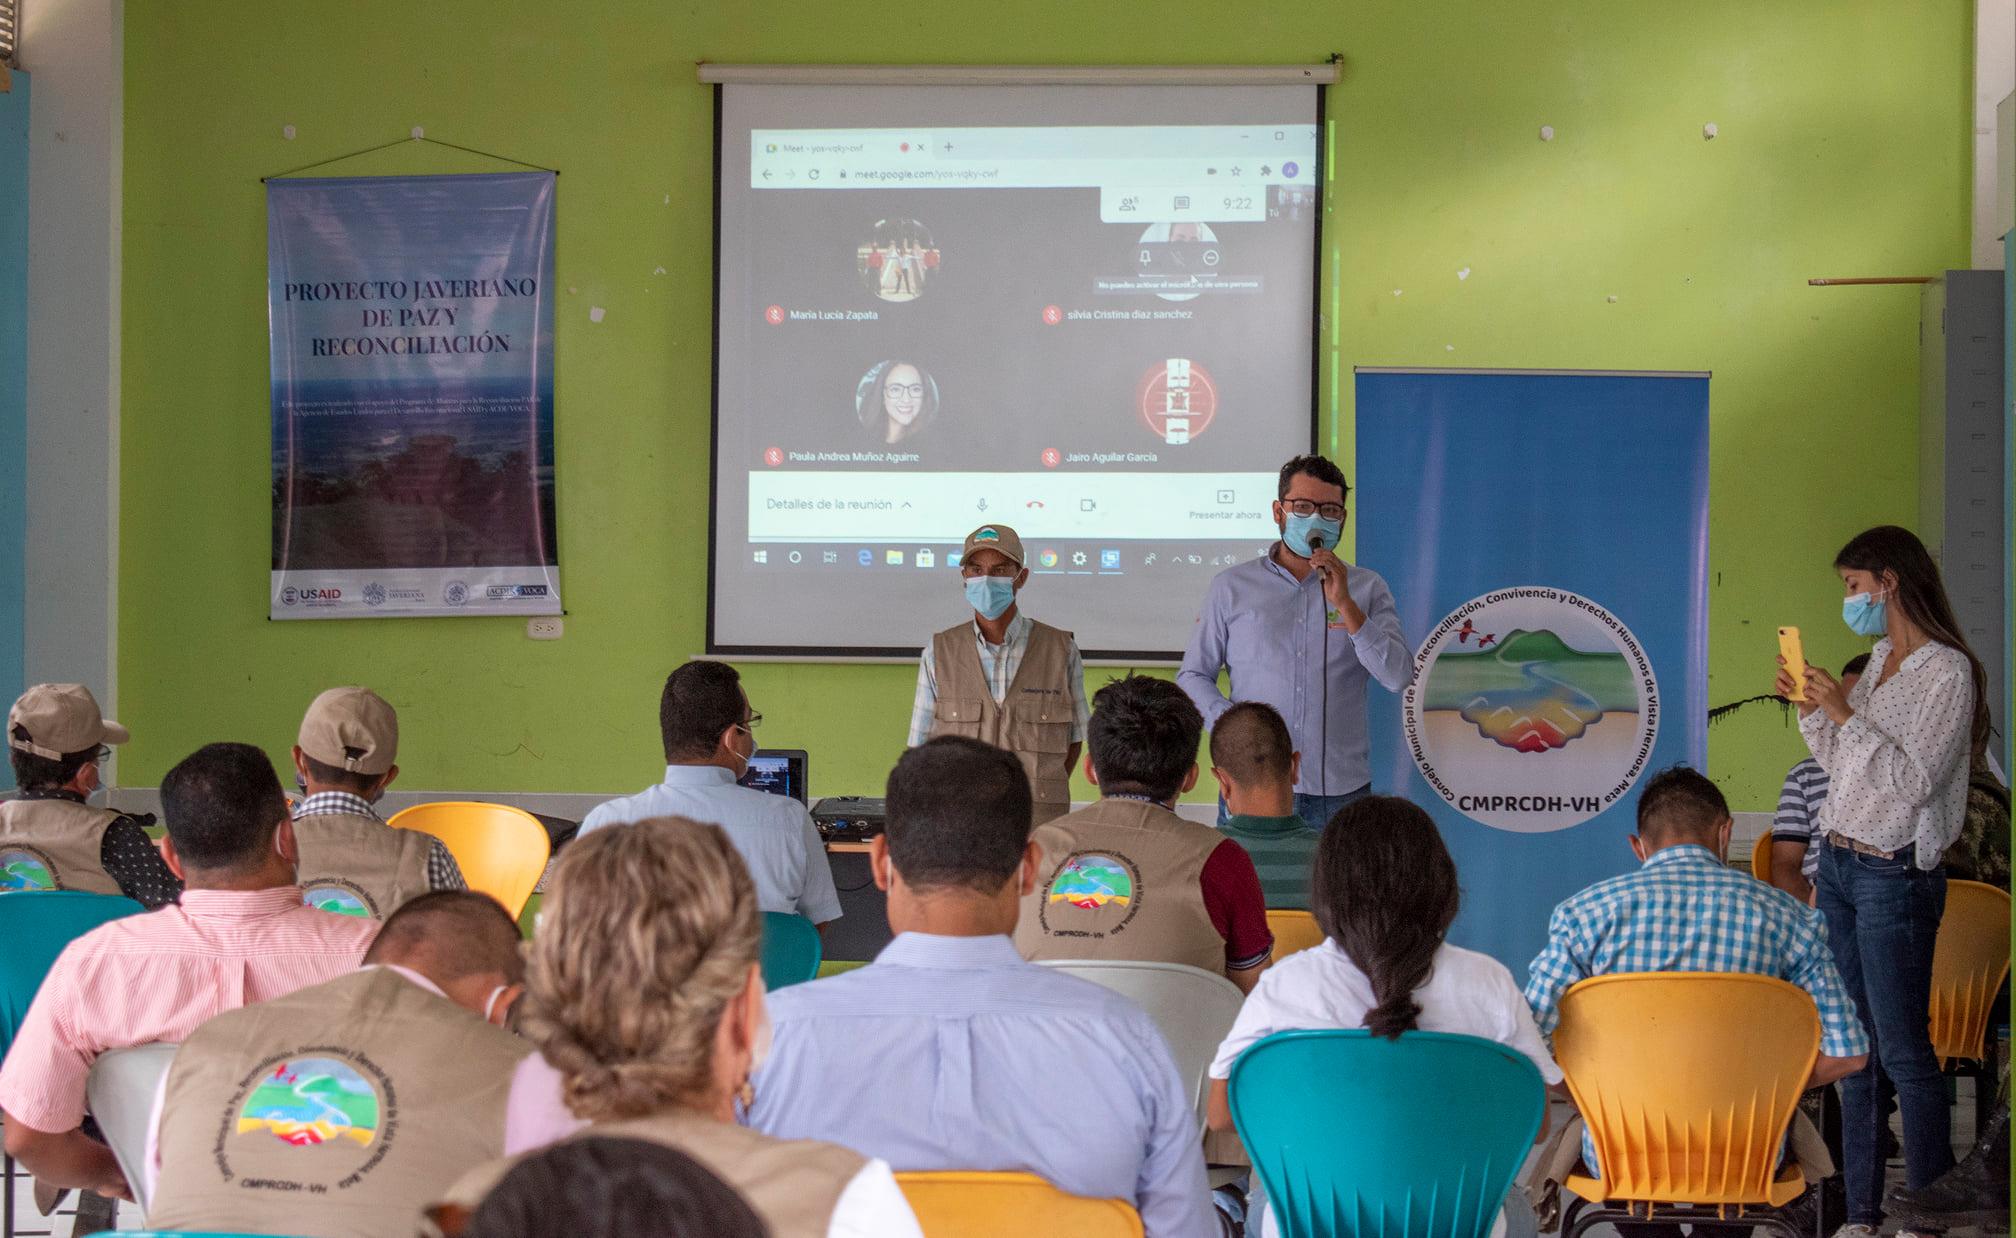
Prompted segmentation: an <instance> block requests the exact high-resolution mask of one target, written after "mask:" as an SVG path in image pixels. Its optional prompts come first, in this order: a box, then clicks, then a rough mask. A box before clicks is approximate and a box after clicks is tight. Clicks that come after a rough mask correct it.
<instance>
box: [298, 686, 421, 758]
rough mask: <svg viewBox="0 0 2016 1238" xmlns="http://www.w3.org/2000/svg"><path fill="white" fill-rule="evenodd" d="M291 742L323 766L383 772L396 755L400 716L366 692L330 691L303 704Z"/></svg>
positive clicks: (355, 689) (382, 701) (359, 690)
mask: <svg viewBox="0 0 2016 1238" xmlns="http://www.w3.org/2000/svg"><path fill="white" fill-rule="evenodd" d="M294 742H295V743H297V744H299V745H300V746H301V751H303V752H305V753H307V754H308V755H309V756H311V757H314V758H315V759H316V760H317V761H320V762H322V764H324V765H328V766H333V767H334V768H336V769H343V770H349V771H350V772H351V773H353V774H382V773H384V772H385V771H386V770H388V769H391V768H392V763H393V761H395V760H396V759H397V758H398V756H399V715H398V714H396V713H394V712H392V707H391V706H390V705H388V704H386V703H385V698H384V697H382V696H379V695H378V694H377V693H376V692H373V691H372V690H371V689H369V688H331V689H329V690H328V691H327V692H324V693H323V694H322V695H321V696H318V697H316V698H315V702H314V704H312V705H310V706H308V714H307V716H306V717H304V718H302V719H301V735H300V737H299V738H298V739H296V740H295V741H294Z"/></svg>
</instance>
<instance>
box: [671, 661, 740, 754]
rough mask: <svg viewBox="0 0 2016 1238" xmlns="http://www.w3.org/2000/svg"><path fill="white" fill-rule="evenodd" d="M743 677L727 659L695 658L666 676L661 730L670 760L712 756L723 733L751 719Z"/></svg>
mask: <svg viewBox="0 0 2016 1238" xmlns="http://www.w3.org/2000/svg"><path fill="white" fill-rule="evenodd" d="M748 708H749V703H748V701H747V700H746V699H745V698H744V697H743V695H742V676H740V675H738V674H736V673H735V668H734V667H732V666H730V665H728V664H727V663H726V662H709V661H706V660H704V659H695V660H694V661H692V662H688V663H687V664H686V665H684V666H682V667H680V668H679V669H678V670H676V671H673V672H672V673H671V674H670V675H667V676H666V677H665V692H664V695H662V696H660V697H659V698H658V730H659V733H660V734H662V735H663V736H664V737H665V759H666V760H667V761H694V760H700V759H702V758H705V757H709V756H712V755H713V753H714V746H715V745H716V744H718V743H720V742H721V732H723V731H725V730H727V729H728V728H729V727H731V726H734V725H735V724H737V723H739V722H746V721H747V720H748V718H749V715H748V713H747V710H748Z"/></svg>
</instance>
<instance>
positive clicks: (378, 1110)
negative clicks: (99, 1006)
mask: <svg viewBox="0 0 2016 1238" xmlns="http://www.w3.org/2000/svg"><path fill="white" fill-rule="evenodd" d="M530 1052H532V1046H531V1045H529V1044H528V1043H526V1042H525V1041H523V1040H520V1039H519V1038H518V1037H516V1036H513V1035H512V1034H511V1033H509V1032H507V1031H504V1030H503V1029H502V1028H496V1027H492V1026H490V1025H489V1024H488V1023H485V1022H484V1021H483V1020H482V1019H480V1018H478V1017H477V1016H476V1015H474V1014H471V1013H470V1012H469V1011H467V1010H464V1009H462V1008H461V1007H460V1006H457V1005H455V1004H454V1003H453V1002H450V1001H449V1000H448V999H447V998H444V997H441V996H439V995H437V994H434V993H430V992H428V991H427V990H425V989H423V988H421V987H420V986H419V985H417V984H414V983H413V982H412V981H410V980H408V979H406V978H405V977H403V976H401V975H399V974H398V973H397V972H393V971H390V970H387V969H384V968H371V969H367V970H364V971H359V972H355V973H352V974H351V975H347V976H341V977H338V978H337V979H335V980H331V981H329V982H327V983H325V984H318V985H314V986H312V987H310V988H306V989H301V990H298V991H296V992H294V993H291V994H289V995H287V996H286V997H281V998H276V999H274V1000H273V1001H270V1002H262V1003H260V1004H259V1005H256V1006H247V1007H244V1008H243V1009H240V1010H233V1011H230V1012H227V1013H225V1014H222V1015H219V1016H217V1017H216V1018H214V1019H212V1020H210V1022H208V1023H205V1024H204V1025H203V1026H202V1027H200V1028H198V1029H197V1030H196V1032H195V1033H194V1034H193V1035H191V1036H190V1037H189V1039H188V1040H187V1041H185V1042H183V1045H182V1048H181V1050H180V1051H179V1052H177V1053H176V1054H175V1064H174V1065H173V1066H172V1067H170V1068H169V1071H168V1085H167V1091H166V1093H165V1096H164V1100H163V1104H162V1109H161V1132H160V1148H161V1181H160V1185H159V1187H157V1188H156V1190H155V1192H154V1199H153V1204H152V1206H151V1207H150V1208H149V1209H148V1210H147V1220H148V1223H149V1224H150V1225H155V1226H159V1227H161V1228H163V1229H204V1230H226V1231H242V1232H246V1233H264V1234H299V1235H305V1236H307V1238H350V1236H352V1235H354V1236H355V1238H383V1236H384V1235H388V1234H394V1235H396V1234H411V1233H414V1232H416V1231H417V1229H418V1225H419V1216H420V1209H421V1208H422V1207H424V1206H425V1205H427V1204H428V1203H431V1202H432V1201H433V1200H435V1199H437V1198H439V1197H440V1195H441V1193H442V1191H444V1190H446V1189H447V1187H448V1185H449V1184H450V1183H452V1182H454V1181H455V1180H456V1179H457V1178H459V1177H461V1176H462V1175H463V1174H465V1173H467V1172H468V1171H469V1170H470V1168H471V1167H473V1166H477V1165H482V1164H484V1163H485V1162H487V1161H490V1160H493V1159H495V1158H496V1157H498V1156H501V1155H502V1154H503V1151H504V1112H505V1103H506V1100H507V1099H508V1097H509V1096H510V1092H511V1076H512V1072H513V1071H514V1070H516V1069H517V1067H518V1062H519V1060H520V1059H521V1058H523V1057H524V1056H525V1055H526V1054H528V1053H530Z"/></svg>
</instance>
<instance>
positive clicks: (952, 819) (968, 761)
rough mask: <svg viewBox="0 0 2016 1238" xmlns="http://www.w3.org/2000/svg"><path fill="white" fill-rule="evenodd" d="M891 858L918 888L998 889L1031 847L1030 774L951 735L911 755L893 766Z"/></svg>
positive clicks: (1005, 756)
mask: <svg viewBox="0 0 2016 1238" xmlns="http://www.w3.org/2000/svg"><path fill="white" fill-rule="evenodd" d="M887 794H888V799H887V801H886V807H887V812H888V823H887V825H886V826H885V827H884V828H885V829H886V831H887V834H888V838H889V862H890V863H891V864H893V865H895V866H896V871H897V872H899V873H901V874H903V881H904V884H906V885H909V886H913V887H916V888H919V889H929V888H932V887H934V886H936V887H946V886H962V887H965V888H967V889H971V890H977V891H979V892H980V893H982V894H992V893H994V892H996V891H998V890H999V889H1000V888H1001V885H1002V883H1003V882H1005V881H1007V880H1008V879H1009V878H1011V877H1013V876H1014V875H1015V871H1016V869H1017V868H1018V867H1019V866H1020V865H1021V863H1022V853H1023V852H1024V850H1026V849H1027V848H1028V846H1029V830H1030V818H1031V816H1032V814H1033V800H1032V797H1031V795H1030V792H1029V775H1028V774H1027V773H1026V772H1025V771H1024V770H1023V768H1022V762H1021V761H1019V760H1017V759H1016V758H1015V756H1014V754H1012V753H1008V752H1003V751H1002V750H1001V749H999V748H996V747H994V746H993V745H992V744H983V743H981V742H980V741H979V740H977V739H966V738H963V737H961V736H953V735H945V736H940V737H939V738H937V739H934V740H932V741H931V742H930V743H927V744H923V745H920V746H919V747H916V748H912V749H910V750H909V751H908V752H905V753H904V754H903V756H902V758H901V759H900V760H898V761H897V762H896V768H895V769H893V770H890V771H889V787H888V792H887Z"/></svg>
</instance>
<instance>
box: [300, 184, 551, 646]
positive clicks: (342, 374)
mask: <svg viewBox="0 0 2016 1238" xmlns="http://www.w3.org/2000/svg"><path fill="white" fill-rule="evenodd" d="M555 185H556V181H555V178H554V174H553V173H551V172H514V173H506V174H502V175H487V176H384V177H349V178H342V177H338V178H320V177H318V178H301V179H280V180H272V181H268V182H267V185H266V243H267V316H268V322H269V329H270V331H271V333H272V352H273V564H272V598H271V602H270V606H271V609H270V612H269V613H270V614H271V615H272V617H273V618H275V619H328V618H344V617H357V616H363V615H467V614H514V615H555V614H559V613H560V573H559V558H558V555H557V553H556V550H557V547H556V543H555V533H554V487H553V300H552V288H553V211H554V198H555Z"/></svg>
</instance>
